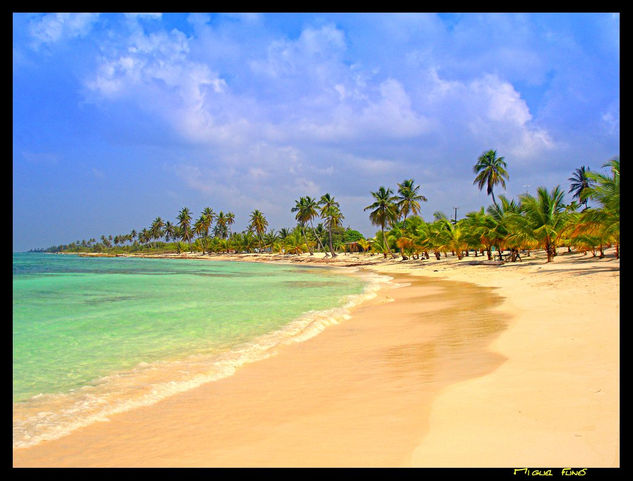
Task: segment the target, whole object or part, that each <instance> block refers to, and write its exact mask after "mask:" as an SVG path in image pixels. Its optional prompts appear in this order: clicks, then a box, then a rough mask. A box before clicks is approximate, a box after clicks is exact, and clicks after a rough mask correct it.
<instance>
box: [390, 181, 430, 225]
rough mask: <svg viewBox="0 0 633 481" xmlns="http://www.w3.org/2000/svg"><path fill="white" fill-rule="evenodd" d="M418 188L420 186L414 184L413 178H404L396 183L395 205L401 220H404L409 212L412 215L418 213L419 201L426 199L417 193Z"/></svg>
mask: <svg viewBox="0 0 633 481" xmlns="http://www.w3.org/2000/svg"><path fill="white" fill-rule="evenodd" d="M419 190H420V186H419V185H417V186H416V185H415V183H414V180H413V179H406V180H404V181H403V182H402V183H401V184H398V195H397V199H398V200H397V206H398V211H399V214H400V215H401V216H402V217H403V220H406V218H407V215H409V212H411V213H412V214H413V215H419V214H420V201H423V202H426V201H427V198H426V197H424V196H423V195H422V194H419V193H418V191H419Z"/></svg>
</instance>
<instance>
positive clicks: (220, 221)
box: [214, 211, 228, 239]
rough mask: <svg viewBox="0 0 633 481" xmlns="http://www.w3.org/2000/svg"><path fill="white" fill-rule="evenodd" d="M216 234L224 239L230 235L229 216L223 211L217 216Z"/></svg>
mask: <svg viewBox="0 0 633 481" xmlns="http://www.w3.org/2000/svg"><path fill="white" fill-rule="evenodd" d="M214 234H215V235H216V236H217V237H220V238H222V239H226V238H227V237H228V230H227V217H226V215H225V214H224V212H222V211H220V213H219V214H218V215H217V217H216V218H215V229H214Z"/></svg>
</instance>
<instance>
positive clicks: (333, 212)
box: [317, 193, 344, 257]
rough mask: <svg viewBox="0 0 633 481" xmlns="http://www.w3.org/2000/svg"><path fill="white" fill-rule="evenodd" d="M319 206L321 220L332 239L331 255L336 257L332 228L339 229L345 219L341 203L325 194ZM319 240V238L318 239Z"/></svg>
mask: <svg viewBox="0 0 633 481" xmlns="http://www.w3.org/2000/svg"><path fill="white" fill-rule="evenodd" d="M319 206H320V207H321V212H320V214H321V218H322V219H324V221H325V227H327V229H328V236H329V239H330V255H331V256H332V257H336V253H335V252H334V247H333V246H332V228H334V227H339V226H340V225H341V221H342V220H343V219H344V217H343V214H342V213H341V210H340V206H339V203H338V202H336V201H335V200H334V197H332V196H331V195H330V194H327V193H326V194H323V195H322V196H321V199H320V200H319ZM317 239H318V237H317Z"/></svg>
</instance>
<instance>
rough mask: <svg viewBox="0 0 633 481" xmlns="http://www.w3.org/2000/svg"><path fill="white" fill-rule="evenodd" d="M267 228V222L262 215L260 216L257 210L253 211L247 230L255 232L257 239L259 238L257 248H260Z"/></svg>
mask: <svg viewBox="0 0 633 481" xmlns="http://www.w3.org/2000/svg"><path fill="white" fill-rule="evenodd" d="M267 227H268V221H267V220H266V217H264V214H262V213H261V212H260V211H259V210H257V209H255V210H254V211H253V212H251V217H250V223H249V230H250V231H251V232H255V233H256V234H257V237H258V238H259V248H260V249H261V248H262V236H263V235H264V233H265V232H266V228H267Z"/></svg>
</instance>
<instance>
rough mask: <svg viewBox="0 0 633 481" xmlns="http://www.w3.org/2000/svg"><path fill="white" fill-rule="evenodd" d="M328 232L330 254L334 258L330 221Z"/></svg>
mask: <svg viewBox="0 0 633 481" xmlns="http://www.w3.org/2000/svg"><path fill="white" fill-rule="evenodd" d="M328 233H329V235H330V254H331V255H332V257H333V258H334V257H336V254H335V253H334V248H333V247H332V222H330V227H329V229H328Z"/></svg>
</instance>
